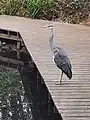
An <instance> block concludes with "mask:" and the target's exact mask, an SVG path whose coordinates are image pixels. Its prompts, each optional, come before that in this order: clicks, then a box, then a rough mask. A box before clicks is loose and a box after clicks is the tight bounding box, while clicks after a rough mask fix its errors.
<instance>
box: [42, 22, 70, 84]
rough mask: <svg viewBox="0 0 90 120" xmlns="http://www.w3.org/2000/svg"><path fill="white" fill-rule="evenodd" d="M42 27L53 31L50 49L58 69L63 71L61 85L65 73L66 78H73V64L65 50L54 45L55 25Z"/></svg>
mask: <svg viewBox="0 0 90 120" xmlns="http://www.w3.org/2000/svg"><path fill="white" fill-rule="evenodd" d="M42 27H43V28H50V30H51V36H50V38H49V44H50V48H51V51H52V53H53V57H54V61H55V63H56V65H57V67H58V68H59V69H61V70H62V73H61V77H60V84H61V82H62V77H63V73H65V74H66V76H67V77H68V78H69V79H71V78H72V66H71V62H70V60H69V58H68V55H67V54H66V52H65V51H64V49H63V48H61V47H57V46H56V45H55V44H54V41H53V39H54V31H53V25H51V24H50V25H46V26H42Z"/></svg>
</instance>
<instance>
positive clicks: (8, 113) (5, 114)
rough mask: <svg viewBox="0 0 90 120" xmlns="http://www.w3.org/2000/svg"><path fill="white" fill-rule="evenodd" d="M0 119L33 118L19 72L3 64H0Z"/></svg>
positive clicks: (21, 119)
mask: <svg viewBox="0 0 90 120" xmlns="http://www.w3.org/2000/svg"><path fill="white" fill-rule="evenodd" d="M0 119H1V120H32V119H33V118H32V114H31V109H30V106H29V104H28V102H27V98H26V95H25V92H24V88H23V86H22V81H21V78H20V75H19V72H18V71H17V70H15V69H13V68H9V67H5V66H0Z"/></svg>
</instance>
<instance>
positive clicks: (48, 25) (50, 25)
mask: <svg viewBox="0 0 90 120" xmlns="http://www.w3.org/2000/svg"><path fill="white" fill-rule="evenodd" d="M42 28H50V29H52V28H53V25H52V24H47V25H45V26H42Z"/></svg>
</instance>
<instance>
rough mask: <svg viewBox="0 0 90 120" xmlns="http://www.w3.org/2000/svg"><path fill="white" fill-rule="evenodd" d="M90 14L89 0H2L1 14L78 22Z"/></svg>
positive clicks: (0, 3)
mask: <svg viewBox="0 0 90 120" xmlns="http://www.w3.org/2000/svg"><path fill="white" fill-rule="evenodd" d="M89 14H90V2H89V0H58V1H57V0H0V15H13V16H23V17H31V18H34V19H36V18H38V19H47V20H56V19H57V18H59V19H61V20H62V21H65V22H68V23H75V24H78V23H80V22H82V21H84V20H85V19H87V18H88V16H89Z"/></svg>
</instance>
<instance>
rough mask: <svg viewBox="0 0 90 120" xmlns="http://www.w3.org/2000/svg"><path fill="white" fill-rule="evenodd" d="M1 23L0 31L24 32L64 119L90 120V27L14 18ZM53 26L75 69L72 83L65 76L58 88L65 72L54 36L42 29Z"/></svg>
mask: <svg viewBox="0 0 90 120" xmlns="http://www.w3.org/2000/svg"><path fill="white" fill-rule="evenodd" d="M6 18H7V19H8V20H7V19H6ZM0 23H1V24H0V28H3V29H10V30H13V31H19V32H20V34H21V36H22V38H23V40H24V43H25V45H26V47H27V49H28V51H29V53H30V55H31V56H32V58H33V60H34V62H35V64H36V66H37V68H38V70H39V72H40V73H41V75H42V77H43V79H44V81H45V83H46V86H47V88H48V90H49V92H50V93H51V95H52V98H53V100H54V103H55V105H56V107H57V108H58V110H59V112H60V113H61V115H62V117H63V119H64V120H90V105H89V102H90V92H89V91H90V51H89V49H90V28H89V27H85V26H81V25H70V24H64V23H58V22H50V21H43V20H32V19H26V18H19V17H11V16H1V17H0ZM49 23H52V24H53V25H54V28H55V29H54V31H55V44H56V45H57V46H61V47H63V48H65V50H66V51H67V53H68V56H69V58H70V60H71V63H72V67H73V69H72V70H73V77H72V80H69V79H67V77H66V76H64V77H63V83H62V85H58V86H57V85H56V84H55V83H57V82H59V79H60V73H61V72H60V70H58V68H57V67H56V65H55V64H54V62H53V56H52V53H51V50H50V47H49V41H48V39H49V34H50V33H49V31H48V30H47V29H42V28H41V26H43V25H46V24H49Z"/></svg>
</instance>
